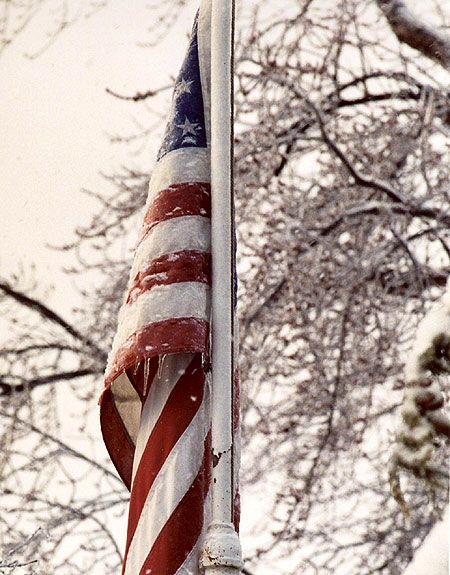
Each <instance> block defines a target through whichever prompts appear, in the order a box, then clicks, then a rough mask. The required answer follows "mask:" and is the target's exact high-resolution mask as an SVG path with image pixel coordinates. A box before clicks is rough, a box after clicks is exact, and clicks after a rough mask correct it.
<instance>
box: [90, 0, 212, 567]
mask: <svg viewBox="0 0 450 575" xmlns="http://www.w3.org/2000/svg"><path fill="white" fill-rule="evenodd" d="M208 5H209V3H208V2H202V5H201V8H200V12H199V15H198V17H197V18H196V21H195V24H194V28H193V32H192V37H191V41H190V44H189V48H188V51H187V55H186V58H185V60H184V62H183V65H182V68H181V71H180V73H179V75H178V78H177V80H176V83H175V88H174V95H173V101H172V109H171V113H170V117H169V122H168V125H167V128H166V131H165V135H164V139H163V143H162V146H161V149H160V151H159V154H158V158H157V163H156V166H155V169H154V171H153V173H152V177H151V180H150V186H149V194H148V199H147V204H146V211H145V215H144V221H143V225H142V231H141V237H140V239H139V241H138V245H137V248H136V253H135V257H134V262H133V266H132V269H131V273H130V279H129V284H128V293H127V295H126V300H125V303H124V304H123V306H122V308H121V311H120V315H119V323H118V328H117V332H116V336H115V338H114V341H113V346H112V350H111V353H110V355H109V359H108V365H107V368H106V375H105V389H104V392H103V394H102V397H101V400H100V420H101V426H102V432H103V437H104V440H105V444H106V446H107V449H108V451H109V454H110V456H111V459H112V461H113V463H114V465H115V466H116V468H117V470H118V472H119V474H120V476H121V477H122V479H123V481H124V483H125V484H126V485H127V486H128V488H130V489H131V498H130V510H129V518H128V534H127V544H126V551H125V559H124V564H123V574H124V575H138V574H139V575H141V574H143V573H149V572H151V573H152V575H163V574H164V575H175V573H179V572H180V570H181V571H183V570H184V571H186V570H187V571H188V572H189V573H192V574H196V573H198V553H199V547H200V544H201V537H202V534H203V531H204V529H205V525H206V524H207V520H208V514H209V508H210V506H209V504H208V498H209V487H210V480H211V479H210V476H211V465H212V462H211V445H210V441H211V439H210V435H211V434H210V427H211V422H210V405H209V403H210V399H209V396H210V391H209V381H208V361H209V359H208V358H209V322H210V286H211V253H210V241H211V240H210V220H211V207H210V159H209V158H210V154H209V148H208V146H209V53H210V50H209V35H210V30H209V28H210V14H209V6H208Z"/></svg>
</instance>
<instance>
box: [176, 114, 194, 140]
mask: <svg viewBox="0 0 450 575" xmlns="http://www.w3.org/2000/svg"><path fill="white" fill-rule="evenodd" d="M177 128H180V129H181V130H183V134H182V135H183V136H187V135H192V136H196V135H197V129H198V124H197V123H196V122H190V121H189V118H188V117H187V116H185V118H184V123H183V124H177Z"/></svg>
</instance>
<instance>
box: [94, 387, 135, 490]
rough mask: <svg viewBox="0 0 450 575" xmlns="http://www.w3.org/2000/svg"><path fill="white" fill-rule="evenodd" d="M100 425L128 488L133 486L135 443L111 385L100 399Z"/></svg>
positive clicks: (112, 457)
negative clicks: (120, 412) (120, 411)
mask: <svg viewBox="0 0 450 575" xmlns="http://www.w3.org/2000/svg"><path fill="white" fill-rule="evenodd" d="M99 403H100V405H101V409H100V426H101V430H102V433H103V437H104V438H105V445H106V448H107V449H108V453H109V456H110V457H111V461H112V462H113V463H114V466H115V467H116V469H117V471H118V473H119V475H120V478H121V479H122V481H123V482H124V483H125V485H126V487H127V489H128V490H130V488H131V476H132V472H133V457H134V443H133V441H132V440H131V437H130V436H129V434H128V432H127V430H126V428H125V426H124V424H123V421H122V418H121V417H120V415H119V413H118V411H117V408H116V404H115V401H114V395H113V393H112V391H111V387H110V386H108V387H106V388H105V389H104V391H103V393H102V396H101V397H100V401H99Z"/></svg>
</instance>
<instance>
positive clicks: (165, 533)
mask: <svg viewBox="0 0 450 575" xmlns="http://www.w3.org/2000/svg"><path fill="white" fill-rule="evenodd" d="M210 469H211V438H210V435H208V436H207V438H206V440H205V442H204V456H203V462H202V465H201V468H200V471H199V473H198V474H197V477H196V478H195V480H194V482H193V483H192V485H191V487H190V488H189V490H188V491H187V492H186V494H185V495H184V497H183V499H182V500H181V501H180V503H179V505H178V506H177V508H176V509H175V511H174V512H173V513H172V515H171V517H170V519H169V520H168V521H167V523H166V524H165V525H164V527H163V529H162V530H161V531H160V533H159V535H158V537H157V539H156V541H155V543H154V545H153V547H152V549H151V551H150V553H149V554H148V556H147V558H146V560H145V562H144V565H143V566H142V569H141V570H140V573H139V575H146V574H148V573H151V574H152V575H173V574H174V573H176V572H177V571H178V569H179V568H180V567H181V565H182V564H183V562H184V561H185V560H186V558H187V556H188V555H189V553H190V551H191V550H192V549H193V548H194V546H195V544H196V542H197V541H198V538H199V537H200V535H201V532H202V529H203V517H204V505H205V499H206V496H207V494H208V489H209V484H210V482H211V472H210Z"/></svg>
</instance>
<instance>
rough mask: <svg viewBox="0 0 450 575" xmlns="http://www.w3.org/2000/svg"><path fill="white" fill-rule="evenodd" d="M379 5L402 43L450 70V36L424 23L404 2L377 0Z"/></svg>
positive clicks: (401, 0)
mask: <svg viewBox="0 0 450 575" xmlns="http://www.w3.org/2000/svg"><path fill="white" fill-rule="evenodd" d="M377 4H378V6H379V7H380V8H381V10H382V11H383V14H384V15H385V17H386V20H387V21H388V23H389V26H390V27H391V29H392V31H393V32H394V34H395V35H396V36H397V38H398V39H399V41H400V42H404V43H405V44H408V46H411V48H414V49H416V50H418V51H419V52H421V53H422V54H423V55H424V56H427V57H428V58H431V59H433V60H435V61H436V62H439V64H441V65H442V66H443V67H444V68H447V70H450V36H448V35H447V34H443V33H442V32H441V31H440V30H438V29H437V28H435V27H433V26H431V25H430V24H427V23H425V22H423V20H422V19H420V18H419V17H418V16H416V15H414V14H413V13H412V12H411V10H410V9H409V8H408V7H407V6H406V5H405V2H403V0H377Z"/></svg>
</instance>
